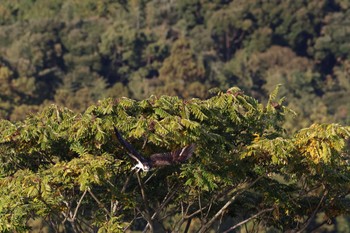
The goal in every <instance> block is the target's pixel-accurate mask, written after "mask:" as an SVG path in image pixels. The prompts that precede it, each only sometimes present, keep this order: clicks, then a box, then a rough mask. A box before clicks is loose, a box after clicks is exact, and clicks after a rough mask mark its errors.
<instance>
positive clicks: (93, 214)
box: [0, 88, 350, 232]
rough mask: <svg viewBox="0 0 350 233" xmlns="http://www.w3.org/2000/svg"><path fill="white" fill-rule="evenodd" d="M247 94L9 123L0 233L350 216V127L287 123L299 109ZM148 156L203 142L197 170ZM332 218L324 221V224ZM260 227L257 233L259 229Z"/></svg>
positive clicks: (260, 224)
mask: <svg viewBox="0 0 350 233" xmlns="http://www.w3.org/2000/svg"><path fill="white" fill-rule="evenodd" d="M276 95H277V90H275V91H274V92H272V93H271V94H270V98H269V101H268V102H267V103H266V104H265V105H263V104H261V103H259V102H258V101H257V100H256V99H254V98H252V97H249V96H246V95H244V94H243V93H242V91H241V90H240V89H238V88H230V89H229V90H227V91H226V92H221V91H216V92H215V91H212V97H210V98H208V99H191V100H182V99H180V98H178V97H175V96H160V97H157V96H154V95H153V96H151V97H149V98H147V99H144V100H141V101H135V100H132V99H128V98H118V99H111V98H109V99H104V100H101V101H99V103H98V104H97V105H91V106H90V107H89V108H88V109H87V110H86V111H85V112H84V113H82V114H80V113H75V112H73V111H71V110H69V109H67V108H60V107H58V106H56V105H51V106H48V107H46V108H45V109H44V110H43V111H41V112H40V113H38V114H34V115H31V116H29V117H27V118H26V119H25V120H23V121H17V122H10V121H7V120H2V121H1V123H0V128H1V135H0V142H1V144H0V150H1V166H0V167H1V173H0V174H1V175H0V196H1V197H2V201H1V204H0V230H1V231H2V232H13V231H16V232H22V231H26V230H27V229H29V227H30V226H33V221H35V220H37V221H38V220H41V221H42V224H43V225H44V226H46V227H47V228H49V229H50V230H51V231H54V232H59V231H62V229H65V230H66V231H72V232H95V231H97V230H98V232H118V231H125V230H127V229H131V230H144V229H149V230H151V231H154V232H156V231H166V230H172V231H173V232H188V230H191V231H198V232H206V231H208V230H213V231H221V232H223V231H226V232H229V231H232V230H234V229H236V228H240V227H242V226H245V227H246V229H250V230H252V231H253V229H260V230H263V229H264V230H267V229H270V230H273V229H275V230H280V231H288V230H290V231H292V230H297V231H303V230H306V231H311V230H313V229H318V228H319V227H321V226H323V225H324V224H325V223H329V224H331V223H333V221H334V219H335V218H336V217H338V216H341V215H345V214H349V211H350V209H349V206H350V205H349V198H348V195H349V192H350V189H349V187H350V186H349V181H350V175H349V174H350V173H349V161H350V160H349V159H350V157H349V154H348V150H349V143H348V140H349V136H350V128H349V127H344V126H341V125H338V124H314V125H312V126H310V127H309V128H304V129H303V130H300V131H298V132H296V133H294V134H286V133H285V131H284V129H283V128H282V127H281V126H282V125H283V121H284V118H285V115H286V114H292V112H291V111H290V110H289V109H288V108H286V107H285V106H283V103H282V101H283V99H281V100H279V99H276ZM113 127H117V128H118V130H119V131H120V132H121V133H122V134H123V135H124V137H125V138H126V140H128V141H129V142H130V143H131V144H132V145H133V146H134V147H135V148H137V149H138V150H139V151H142V153H143V154H144V156H149V155H150V154H152V153H155V152H165V151H171V150H174V149H176V148H179V147H182V146H185V145H188V144H190V143H195V144H196V148H197V149H196V150H195V154H194V155H193V157H192V158H191V159H189V160H188V161H187V162H186V163H183V164H181V165H174V166H167V167H164V168H159V169H155V170H151V171H149V172H135V171H131V167H132V166H133V165H134V161H133V160H130V159H129V158H128V156H127V155H126V153H127V152H126V151H125V148H124V147H123V146H122V145H121V144H120V143H119V142H118V140H117V139H116V137H115V135H114V131H113ZM319 218H321V220H319ZM248 231H249V230H248Z"/></svg>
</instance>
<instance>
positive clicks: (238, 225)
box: [223, 207, 275, 233]
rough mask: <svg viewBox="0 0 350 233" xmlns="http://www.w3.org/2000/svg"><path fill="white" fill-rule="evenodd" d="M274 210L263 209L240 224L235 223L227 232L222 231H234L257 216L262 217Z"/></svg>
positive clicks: (272, 208)
mask: <svg viewBox="0 0 350 233" xmlns="http://www.w3.org/2000/svg"><path fill="white" fill-rule="evenodd" d="M274 209H275V207H271V208H268V209H264V210H262V211H260V212H258V213H256V214H254V215H253V216H251V217H249V218H247V219H246V220H243V221H242V222H239V223H237V224H236V225H234V226H232V227H230V228H229V229H227V230H226V231H224V232H223V233H228V232H230V231H232V230H234V229H236V228H237V227H240V226H242V225H243V224H245V223H247V222H249V221H250V220H252V219H254V218H256V217H258V216H259V215H262V214H263V213H266V212H269V211H272V210H274Z"/></svg>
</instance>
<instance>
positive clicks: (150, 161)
mask: <svg viewBox="0 0 350 233" xmlns="http://www.w3.org/2000/svg"><path fill="white" fill-rule="evenodd" d="M114 132H115V135H116V136H117V139H118V140H119V142H120V143H121V144H122V145H123V147H124V148H125V149H126V151H127V152H128V155H129V156H130V157H131V158H132V159H134V160H136V162H137V164H136V165H135V166H134V167H133V168H132V170H134V169H137V171H140V170H142V171H146V172H147V171H149V170H151V169H152V168H155V167H162V166H167V165H174V164H179V163H183V162H185V161H186V160H187V159H188V158H190V157H191V156H192V154H193V152H194V149H195V144H190V145H187V146H185V147H183V148H180V149H177V150H174V151H171V152H165V153H157V154H152V155H151V156H150V157H149V158H146V157H144V156H143V155H141V154H140V153H139V152H138V151H137V150H136V149H134V148H133V147H132V145H130V144H129V143H128V142H127V141H125V140H124V138H123V137H122V135H121V134H120V133H119V131H118V130H117V128H116V127H114Z"/></svg>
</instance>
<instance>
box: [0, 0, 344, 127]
mask: <svg viewBox="0 0 350 233" xmlns="http://www.w3.org/2000/svg"><path fill="white" fill-rule="evenodd" d="M349 7H350V3H349V1H347V0H331V1H329V0H286V1H280V0H271V1H263V0H245V1H242V0H184V1H174V0H169V1H162V0H153V1H152V0H130V1H123V0H119V1H117V0H114V1H113V0H101V1H95V0H86V1H75V0H67V1H60V0H50V1H47V0H33V1H27V0H2V1H1V2H0V79H1V85H0V90H1V95H0V98H1V101H0V102H1V103H0V105H1V106H0V109H1V111H0V112H1V117H2V118H6V119H11V120H18V119H23V117H24V116H25V113H28V112H33V111H34V112H35V111H37V110H39V109H41V108H42V107H43V106H45V105H47V104H49V103H56V104H59V105H61V106H67V107H69V108H71V109H73V110H76V111H83V110H84V109H86V107H87V106H89V105H90V104H92V103H95V102H96V101H97V100H98V99H102V98H104V97H118V96H128V97H131V98H134V99H143V98H147V97H149V96H150V95H151V94H157V95H160V94H169V95H178V96H180V97H182V98H191V97H200V98H204V97H208V93H209V92H208V90H209V89H211V88H213V87H219V88H221V89H222V90H225V89H227V88H228V87H230V86H239V87H240V88H241V89H242V90H244V91H245V93H247V94H249V95H252V96H254V97H256V98H258V99H259V100H262V101H265V100H266V99H267V93H269V92H270V91H271V90H272V89H273V88H274V87H275V86H276V85H277V84H283V85H282V87H281V92H280V95H281V96H285V97H286V102H285V103H286V104H287V106H288V107H291V108H292V109H294V110H295V111H296V112H297V113H298V115H297V117H296V118H294V119H290V120H289V121H287V122H286V123H285V126H286V128H287V129H289V130H293V131H295V130H296V129H299V128H302V127H305V126H308V125H309V124H310V123H311V122H341V123H345V124H347V123H349V122H350V121H349V117H348V115H349V111H350V104H349V102H350V101H349V98H350V97H349V96H350V74H349V67H350V61H349V54H350V53H349V50H350V44H349V40H348V38H349V36H350V35H349V34H350V30H349V22H350V13H349V10H350V8H349Z"/></svg>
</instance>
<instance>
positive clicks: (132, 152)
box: [114, 127, 149, 164]
mask: <svg viewBox="0 0 350 233" xmlns="http://www.w3.org/2000/svg"><path fill="white" fill-rule="evenodd" d="M114 132H115V135H116V136H117V138H118V140H119V142H120V143H121V144H122V145H123V146H124V148H125V149H126V150H127V152H128V155H129V156H130V157H131V158H133V159H134V160H136V161H137V162H138V163H142V164H144V163H147V162H149V161H148V160H147V159H146V158H144V157H143V156H142V155H141V154H140V153H139V152H138V151H137V150H135V149H134V147H132V145H130V144H129V143H128V142H127V141H125V140H124V138H123V137H122V135H121V134H120V133H119V131H118V130H117V128H116V127H114Z"/></svg>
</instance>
